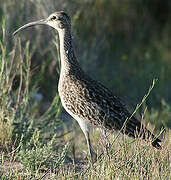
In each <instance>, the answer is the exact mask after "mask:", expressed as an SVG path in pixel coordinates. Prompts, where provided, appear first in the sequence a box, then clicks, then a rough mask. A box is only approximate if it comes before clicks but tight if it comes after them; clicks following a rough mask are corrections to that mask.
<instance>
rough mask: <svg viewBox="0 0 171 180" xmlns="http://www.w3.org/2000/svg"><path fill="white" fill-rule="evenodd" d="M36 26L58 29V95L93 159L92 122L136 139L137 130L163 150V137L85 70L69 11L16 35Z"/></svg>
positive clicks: (94, 124) (37, 23) (32, 23)
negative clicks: (76, 46) (59, 60)
mask: <svg viewBox="0 0 171 180" xmlns="http://www.w3.org/2000/svg"><path fill="white" fill-rule="evenodd" d="M35 25H48V26H51V27H52V28H54V29H55V30H57V33H58V35H59V45H60V48H59V51H60V59H61V69H60V77H59V82H58V92H59V96H60V99H61V103H62V106H63V107H64V109H65V110H66V111H67V112H68V113H69V114H70V115H71V116H72V117H73V118H74V119H75V120H77V122H78V124H79V125H80V128H81V129H82V131H83V133H84V135H85V139H86V141H87V146H88V152H89V156H90V159H91V160H92V159H93V158H94V157H95V156H96V153H95V152H94V150H93V148H92V145H91V141H90V126H92V125H93V126H94V127H100V128H101V129H103V130H107V131H109V132H111V133H112V132H113V131H114V130H120V131H121V132H122V133H123V134H126V135H128V136H130V137H133V138H135V137H136V134H137V133H138V134H139V135H140V136H141V137H142V138H143V139H144V140H148V139H149V138H151V143H152V146H154V147H155V148H157V149H161V145H160V142H161V140H160V139H159V138H156V137H155V136H154V135H153V134H152V133H151V132H150V131H149V130H148V129H147V128H146V127H145V126H144V125H142V123H141V121H140V120H139V119H138V118H136V117H135V116H134V115H133V116H131V113H130V112H129V110H128V108H127V107H126V105H125V103H123V102H122V100H121V98H120V97H118V96H116V95H114V94H113V92H112V91H111V90H109V89H108V88H107V87H105V86H104V85H103V84H102V83H100V82H98V81H96V80H94V79H92V78H91V77H90V76H89V75H87V74H86V73H85V72H84V71H83V69H82V68H81V66H80V64H79V62H78V59H77V56H76V53H75V49H74V46H73V38H72V31H71V18H70V16H69V15H68V14H67V13H66V12H64V11H57V12H54V13H52V14H51V15H49V16H48V17H47V18H46V19H41V20H38V21H34V22H30V23H28V24H25V25H23V26H21V27H20V28H19V29H17V30H16V31H15V32H14V33H13V35H14V36H15V35H16V34H17V33H18V32H20V31H22V30H24V29H26V28H28V27H31V26H35ZM123 126H124V128H123Z"/></svg>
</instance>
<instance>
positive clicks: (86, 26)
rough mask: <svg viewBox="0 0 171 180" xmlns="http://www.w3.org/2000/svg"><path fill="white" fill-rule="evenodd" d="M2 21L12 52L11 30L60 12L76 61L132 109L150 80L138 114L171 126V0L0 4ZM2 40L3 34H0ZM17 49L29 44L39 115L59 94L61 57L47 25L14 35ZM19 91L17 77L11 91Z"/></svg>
mask: <svg viewBox="0 0 171 180" xmlns="http://www.w3.org/2000/svg"><path fill="white" fill-rule="evenodd" d="M0 4H1V5H0V22H1V24H2V23H3V22H4V20H5V22H6V34H5V36H6V41H5V43H6V46H7V51H8V52H9V53H10V52H11V51H12V50H13V48H14V39H13V38H12V32H14V31H15V30H16V29H17V28H19V27H20V26H21V25H23V24H26V23H28V22H30V21H35V20H39V19H42V18H46V17H48V15H49V14H51V13H53V12H54V11H58V10H64V11H66V12H67V13H68V14H69V15H70V16H71V17H72V33H73V37H74V45H75V48H76V53H77V57H78V60H79V62H80V64H81V66H82V68H83V69H84V71H85V72H87V73H88V74H89V75H90V76H91V77H92V78H93V79H96V80H98V81H101V82H102V83H103V84H104V85H105V86H107V87H108V88H109V89H111V90H112V91H113V92H114V93H115V94H117V95H119V96H121V97H122V98H123V100H124V101H125V102H126V103H127V104H129V105H130V106H131V107H135V105H136V104H137V103H139V102H141V100H142V98H143V96H144V95H145V94H146V93H147V92H148V89H149V87H150V86H151V84H152V81H153V79H155V78H157V79H158V81H157V83H156V84H155V87H154V88H153V90H152V92H151V93H150V96H149V97H148V99H147V101H146V102H145V104H144V106H143V107H142V109H141V110H140V113H141V112H143V111H144V109H145V107H147V110H146V119H147V121H148V122H151V123H152V124H154V125H155V126H156V128H161V127H163V126H164V127H171V109H170V104H171V80H170V78H171V23H170V22H171V2H170V1H169V0H166V1H160V0H151V1H147V0H141V1H137V0H124V1H122V0H108V1H106V0H70V1H65V0H34V1H33V0H20V1H17V0H13V1H11V0H5V1H3V0H0ZM0 34H1V37H2V31H0ZM18 37H19V38H20V39H21V47H23V46H25V44H26V42H27V41H28V40H29V41H30V52H31V74H30V75H31V76H30V79H31V81H30V88H31V87H35V86H36V92H35V98H37V99H39V102H38V106H36V108H37V110H36V112H37V116H39V115H41V114H43V113H44V112H45V111H46V109H47V108H48V107H49V105H50V104H51V102H52V100H53V98H54V97H55V95H56V92H57V84H58V78H59V63H58V62H59V58H58V53H57V52H56V46H55V43H54V42H57V35H56V32H55V31H54V30H52V29H51V28H50V27H45V26H37V27H33V28H29V29H27V30H25V31H23V32H22V33H20V34H19V35H18ZM18 87H19V78H17V76H16V77H15V79H14V81H13V88H14V89H15V88H18Z"/></svg>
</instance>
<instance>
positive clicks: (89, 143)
mask: <svg viewBox="0 0 171 180" xmlns="http://www.w3.org/2000/svg"><path fill="white" fill-rule="evenodd" d="M84 135H85V137H86V140H87V145H88V151H89V155H90V158H91V162H92V163H94V162H96V161H97V154H96V153H95V152H94V151H93V148H92V146H91V141H90V135H89V132H85V133H84Z"/></svg>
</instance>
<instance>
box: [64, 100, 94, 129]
mask: <svg viewBox="0 0 171 180" xmlns="http://www.w3.org/2000/svg"><path fill="white" fill-rule="evenodd" d="M61 103H62V106H63V107H64V109H65V110H66V111H67V113H68V114H69V115H71V116H72V117H73V118H74V119H75V120H76V121H77V122H78V124H79V125H80V127H81V129H82V130H83V132H84V131H90V128H91V127H92V125H91V123H90V122H89V121H88V120H86V119H84V118H82V117H80V116H79V115H76V114H74V113H73V112H72V111H71V110H69V108H68V107H67V106H66V104H65V102H64V99H63V98H61Z"/></svg>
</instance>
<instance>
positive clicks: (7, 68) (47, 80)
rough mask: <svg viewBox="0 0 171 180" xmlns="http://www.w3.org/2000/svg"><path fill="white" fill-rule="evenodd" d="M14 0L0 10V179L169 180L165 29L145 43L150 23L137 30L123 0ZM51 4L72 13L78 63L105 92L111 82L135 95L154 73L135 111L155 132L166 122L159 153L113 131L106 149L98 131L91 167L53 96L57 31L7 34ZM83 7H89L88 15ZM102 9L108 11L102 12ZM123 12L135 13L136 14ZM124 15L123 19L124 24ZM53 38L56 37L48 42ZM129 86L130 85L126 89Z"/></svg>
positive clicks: (74, 128)
mask: <svg viewBox="0 0 171 180" xmlns="http://www.w3.org/2000/svg"><path fill="white" fill-rule="evenodd" d="M16 2H17V1H12V2H11V1H8V0H7V1H4V2H3V3H2V6H1V7H0V14H1V16H0V19H1V30H0V34H1V39H0V84H1V86H0V177H1V178H0V179H2V180H3V179H4V180H6V179H22V180H23V179H161V180H163V179H171V170H170V169H171V140H170V137H171V130H170V129H169V127H171V124H170V123H171V121H170V120H171V110H170V104H169V97H170V95H169V93H168V92H169V89H170V86H169V83H168V82H170V78H169V77H170V69H169V67H170V61H169V59H170V52H169V44H168V41H167V39H168V38H166V37H167V36H169V34H168V33H169V28H168V26H165V29H164V30H163V31H164V32H166V33H165V34H164V35H163V36H162V41H160V39H157V38H156V37H158V36H157V35H158V34H154V35H153V36H152V37H150V38H149V40H147V41H145V40H144V39H146V38H144V39H143V37H142V36H141V33H142V34H143V35H144V36H146V35H147V34H148V33H149V32H148V33H147V34H146V33H145V28H146V27H147V26H148V25H149V24H148V22H147V24H145V25H144V27H143V26H142V24H141V22H143V19H141V14H138V11H137V13H136V12H135V11H136V10H137V9H138V7H139V3H136V4H135V6H136V7H135V9H132V7H131V6H130V4H129V2H128V1H126V3H123V4H120V3H119V1H116V0H115V1H111V3H108V4H106V3H105V1H103V0H102V1H94V2H93V1H92V2H91V1H83V2H82V3H80V2H79V1H77V0H74V1H72V2H67V3H63V1H58V2H57V1H53V0H52V1H51V3H49V1H41V2H40V1H36V2H37V3H36V4H32V2H31V1H30V2H29V1H25V0H22V1H21V3H20V4H18V3H16ZM47 2H48V3H47ZM56 3H57V4H56ZM48 4H49V5H48ZM140 5H142V4H140ZM48 6H49V7H48ZM57 6H58V7H59V8H61V9H67V11H70V14H72V17H73V18H72V20H73V31H74V32H73V33H74V37H75V40H76V41H77V42H78V45H76V47H79V49H78V50H77V53H78V55H79V56H80V61H81V64H82V66H83V67H84V69H85V71H87V72H88V73H89V72H91V71H92V72H93V73H94V69H97V74H93V73H91V76H95V77H96V79H98V78H99V79H100V80H101V81H103V82H107V83H106V85H107V86H108V87H110V88H112V89H114V88H113V84H115V85H116V91H117V92H121V94H122V93H123V94H128V95H129V94H130V97H131V96H133V97H135V99H137V98H138V95H137V94H138V93H135V90H134V89H140V92H139V93H140V95H143V94H144V92H145V91H146V89H147V86H148V83H147V82H150V81H151V80H152V79H153V78H154V77H158V78H159V80H158V83H157V84H156V87H155V88H154V90H153V91H152V92H151V90H152V88H153V85H154V83H153V84H152V87H150V90H149V91H148V92H147V94H146V95H145V96H144V98H143V99H142V101H141V103H140V104H138V105H137V108H135V112H134V113H137V110H139V113H141V112H143V113H142V114H143V115H142V116H143V119H146V121H145V122H144V123H145V124H146V125H147V127H148V128H149V129H150V130H151V131H154V133H155V134H160V130H159V129H161V128H162V127H165V129H166V130H165V132H164V133H162V136H163V142H162V147H163V148H162V150H160V151H159V150H156V149H154V148H153V147H152V146H151V145H150V142H144V141H142V140H141V139H135V140H133V139H131V138H129V137H127V136H124V135H121V134H120V133H118V132H114V133H113V134H111V135H110V136H109V141H110V144H111V146H110V148H108V147H106V146H105V139H104V137H103V136H101V134H100V132H99V131H98V129H97V130H94V131H93V133H92V136H91V140H92V144H93V147H94V149H95V151H96V152H97V154H98V160H97V162H96V163H94V164H93V165H92V164H91V163H89V161H88V158H89V157H88V156H87V145H86V141H85V138H84V136H83V133H82V132H81V130H80V128H79V127H78V125H77V124H76V122H75V121H72V119H71V117H65V116H66V114H65V113H63V111H62V107H61V103H60V100H59V96H58V94H56V92H57V83H56V82H57V79H58V73H59V66H58V65H57V64H58V63H59V62H58V61H59V54H58V57H57V58H56V54H57V53H56V49H57V50H58V49H59V47H58V43H57V37H56V35H55V34H53V36H52V35H51V34H52V32H50V33H49V32H48V31H46V33H45V30H44V29H39V33H37V32H36V30H34V31H32V33H30V32H31V31H28V32H25V33H26V35H27V36H21V39H20V38H15V39H13V38H12V37H11V36H10V34H11V31H12V30H13V29H16V27H18V26H20V25H21V24H24V22H26V21H27V18H28V17H31V16H29V15H30V12H32V14H34V15H35V16H34V17H33V19H34V20H36V18H37V19H40V17H42V16H43V17H45V16H47V14H49V13H50V12H48V11H49V10H48V9H50V10H51V12H52V11H54V8H55V7H57ZM144 6H145V5H144ZM77 7H79V9H77ZM87 8H91V10H92V13H90V14H89V15H87ZM105 8H107V9H108V13H109V14H108V15H107V16H105V17H104V16H103V14H105V13H104V12H106V10H105ZM136 8H137V9H136ZM16 9H17V10H16ZM40 9H41V11H40ZM75 9H77V10H75ZM113 9H115V12H116V13H114V14H113ZM118 10H119V11H118ZM132 10H133V11H132ZM9 12H10V14H9ZM130 12H132V13H133V14H134V13H135V14H136V16H135V19H134V18H133V19H132V16H131V14H130ZM87 16H88V17H87ZM99 17H100V18H99ZM124 17H127V21H126V22H125V20H124ZM5 18H6V19H5ZM86 18H88V19H90V20H91V21H87V20H86ZM97 19H98V22H97ZM113 19H115V21H113ZM122 19H123V21H122ZM28 21H30V20H28ZM139 21H140V24H138V22H139ZM104 22H105V23H104ZM119 22H120V26H117V24H118V23H119ZM132 22H133V24H134V23H135V24H138V25H137V26H136V28H137V29H132V30H130V31H128V29H129V28H128V29H127V28H126V27H132ZM150 22H151V21H150ZM125 23H126V24H125ZM127 23H128V24H127ZM110 25H111V26H110ZM113 26H114V27H115V28H112V27H113ZM89 28H91V30H92V31H91V34H90V33H89ZM106 29H108V32H106ZM114 29H115V30H114ZM151 29H152V28H151ZM161 31H162V30H161ZM104 32H106V34H105V33H104ZM133 32H136V33H133ZM23 33H24V32H23ZM93 33H94V34H93ZM132 33H133V34H132ZM95 34H96V35H95ZM155 35H156V36H155ZM42 37H43V38H42ZM85 37H87V38H86V40H85ZM123 37H124V38H123ZM130 37H133V38H132V39H133V41H131V40H130ZM141 37H142V39H141ZM163 37H165V38H163ZM52 38H53V39H55V41H51V39H52ZM113 39H115V42H116V44H117V47H116V46H115V45H114V43H113ZM28 40H30V41H31V43H30V42H29V41H28ZM138 42H140V43H142V44H140V43H138ZM159 42H160V43H159ZM133 43H135V44H133ZM113 47H115V48H113ZM85 49H87V51H86V53H85ZM128 51H129V52H128ZM56 59H57V60H56ZM109 59H110V61H109ZM112 59H115V60H116V59H117V60H116V61H112ZM102 60H103V61H102ZM57 62H58V63H57ZM109 65H110V66H109ZM56 66H58V68H57V69H56ZM87 67H88V68H87ZM96 67H97V68H96ZM160 67H162V68H160ZM57 72H58V73H57ZM121 72H124V74H121ZM115 73H116V74H115ZM118 74H119V75H118ZM146 74H148V77H147V75H146ZM106 75H107V76H106ZM116 75H117V76H116ZM135 75H136V76H138V77H137V79H138V80H136V78H135ZM108 77H109V78H110V77H113V78H110V79H108ZM130 79H131V80H130ZM132 79H134V80H132ZM120 82H124V83H122V84H121V83H120ZM135 84H136V85H137V88H133V89H132V88H130V87H134V85H135ZM149 93H150V96H149ZM131 94H132V95H131ZM38 95H41V96H40V98H39V97H38ZM142 103H143V104H142ZM154 104H155V105H154ZM153 105H154V106H153ZM140 106H142V107H141V109H139V108H140ZM156 120H157V121H156ZM149 122H151V123H149ZM154 124H155V125H156V126H154ZM156 127H157V128H156Z"/></svg>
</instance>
